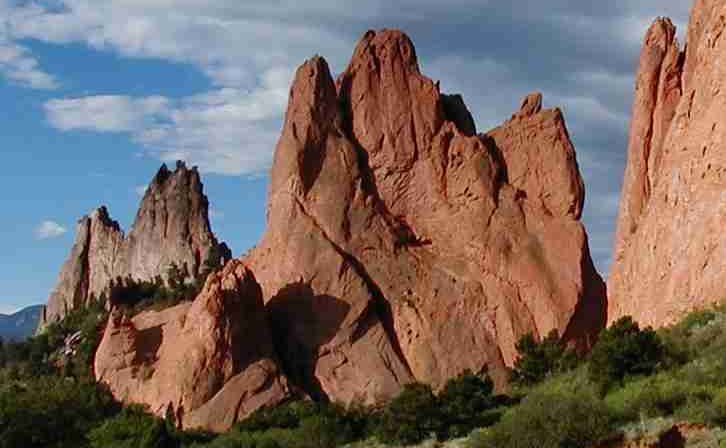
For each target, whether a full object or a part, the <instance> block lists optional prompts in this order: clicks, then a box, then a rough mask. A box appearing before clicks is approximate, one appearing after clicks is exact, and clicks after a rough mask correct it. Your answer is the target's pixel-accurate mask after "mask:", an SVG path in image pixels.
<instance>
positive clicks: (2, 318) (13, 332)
mask: <svg viewBox="0 0 726 448" xmlns="http://www.w3.org/2000/svg"><path fill="white" fill-rule="evenodd" d="M42 312H43V305H33V306H29V307H27V308H23V309H22V310H20V311H18V312H17V313H15V314H10V315H7V314H0V338H2V339H3V340H6V341H7V340H15V341H18V340H22V339H25V338H27V337H28V336H31V335H32V334H33V332H34V331H35V329H36V327H37V326H38V321H39V320H40V315H41V313H42Z"/></svg>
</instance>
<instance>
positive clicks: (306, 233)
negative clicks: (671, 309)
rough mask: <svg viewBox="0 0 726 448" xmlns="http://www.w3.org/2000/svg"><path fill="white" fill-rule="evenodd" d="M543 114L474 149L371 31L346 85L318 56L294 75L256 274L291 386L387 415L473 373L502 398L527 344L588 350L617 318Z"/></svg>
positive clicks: (406, 53)
mask: <svg viewBox="0 0 726 448" xmlns="http://www.w3.org/2000/svg"><path fill="white" fill-rule="evenodd" d="M541 102H542V99H541V96H540V95H532V96H530V97H528V98H527V99H526V100H525V102H524V104H523V106H522V109H521V111H519V112H518V113H517V114H515V115H514V116H513V117H512V119H511V120H510V121H508V122H506V123H505V124H504V125H503V126H501V127H500V128H497V129H495V130H493V131H491V132H489V133H487V134H481V135H476V134H475V132H476V130H475V126H474V122H473V120H472V119H471V114H469V112H468V110H467V109H466V106H465V105H464V102H463V100H462V99H461V97H458V96H446V95H443V94H441V93H440V91H439V87H438V84H437V83H434V82H433V81H431V80H430V79H428V78H426V77H425V76H423V75H422V74H421V73H420V70H419V65H418V61H417V58H416V53H415V50H414V47H413V44H412V43H411V41H410V40H409V39H408V37H407V36H405V35H404V34H403V33H401V32H398V31H381V32H373V31H370V32H368V33H366V35H365V36H364V37H363V39H362V40H361V41H360V43H359V44H358V46H357V48H356V50H355V53H354V55H353V58H352V61H351V62H350V65H349V66H348V68H347V69H346V70H345V71H344V72H343V73H342V74H341V76H340V77H339V79H338V80H337V82H334V81H333V79H332V77H331V75H330V70H329V68H328V65H327V64H326V62H325V61H324V60H323V59H322V58H320V57H316V58H313V59H311V60H309V61H308V62H306V63H305V64H304V65H303V66H301V67H300V68H299V69H298V71H297V74H296V77H295V81H294V84H293V86H292V88H291V91H290V101H289V104H288V109H287V114H286V119H285V124H284V128H283V131H282V136H281V137H280V140H279V143H278V146H277V150H276V152H275V158H274V163H273V168H272V176H271V185H270V197H269V210H268V227H267V231H266V234H265V236H264V238H263V240H262V242H261V243H260V244H259V245H258V246H257V247H256V248H255V249H254V250H253V251H252V252H251V253H250V254H249V255H248V256H246V257H245V258H244V262H245V263H246V264H248V265H249V266H250V267H251V269H252V270H253V271H254V272H255V276H256V278H257V280H258V281H259V282H260V284H261V286H262V290H263V296H264V299H265V301H266V303H267V309H268V311H269V314H270V320H271V322H272V329H273V335H274V337H275V341H276V346H277V348H278V353H279V355H280V357H281V358H282V363H283V365H284V366H285V369H286V372H287V373H288V376H289V378H290V379H291V380H292V381H293V382H294V383H296V384H297V385H299V386H301V387H302V388H304V389H305V390H306V391H308V393H310V394H311V395H313V396H315V395H319V396H323V397H327V398H329V399H332V400H334V401H341V402H348V403H350V402H362V403H368V404H372V403H380V402H382V401H385V400H387V399H389V398H391V397H392V396H394V395H395V394H396V393H397V392H398V391H399V390H400V388H401V386H402V385H403V384H405V383H407V382H410V381H413V380H417V381H422V382H426V383H429V384H432V385H434V386H435V387H440V386H442V385H443V384H444V382H445V381H446V380H447V379H449V378H451V377H452V376H455V375H457V374H459V373H461V372H463V371H464V370H466V369H470V370H472V371H474V372H484V371H488V372H489V374H490V375H491V376H492V377H493V378H494V379H495V381H497V383H498V384H500V385H502V384H503V383H504V382H505V377H506V367H507V366H511V365H512V363H513V362H514V360H515V358H516V356H517V354H516V349H515V347H514V345H515V343H516V341H517V340H518V339H519V338H520V337H521V336H522V335H524V334H526V333H528V332H532V333H534V334H535V335H539V336H543V335H546V334H547V333H549V332H550V331H551V330H557V331H558V332H559V333H560V334H561V335H563V336H564V337H565V338H566V339H567V340H568V341H570V342H572V343H573V344H577V345H579V346H580V347H587V346H588V345H589V344H590V343H592V341H593V338H594V337H595V335H596V334H597V333H598V331H599V330H600V329H601V328H602V327H603V326H604V323H605V318H606V315H605V312H606V307H607V305H606V302H605V291H604V284H603V282H602V280H601V278H600V276H599V275H598V274H597V272H596V271H595V269H594V267H593V264H592V260H591V258H590V253H589V250H588V244H587V236H586V233H585V230H584V228H583V226H582V224H581V222H580V221H579V218H580V214H581V211H582V205H583V200H584V188H583V182H582V179H581V177H580V174H579V171H578V168H577V162H576V159H575V152H574V148H573V147H572V143H571V142H570V139H569V136H568V133H567V129H566V127H565V123H564V119H563V117H562V114H561V113H560V111H559V110H557V109H555V110H541V107H542V106H541Z"/></svg>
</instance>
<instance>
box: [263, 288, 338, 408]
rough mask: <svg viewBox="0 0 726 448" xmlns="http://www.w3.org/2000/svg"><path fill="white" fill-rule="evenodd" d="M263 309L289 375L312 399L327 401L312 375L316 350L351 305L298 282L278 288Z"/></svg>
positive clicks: (332, 332) (327, 338) (325, 342)
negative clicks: (316, 291) (265, 310)
mask: <svg viewBox="0 0 726 448" xmlns="http://www.w3.org/2000/svg"><path fill="white" fill-rule="evenodd" d="M266 308H267V315H268V319H269V322H270V328H271V330H272V335H273V336H272V338H273V343H274V345H275V350H276V352H277V354H278V356H280V359H281V360H282V366H283V369H284V371H285V373H286V374H287V376H288V378H289V379H290V380H291V381H292V382H293V383H295V384H297V385H298V386H299V387H301V388H302V389H303V390H305V391H306V392H307V393H308V394H309V395H310V396H311V397H312V398H313V399H315V400H325V401H327V399H328V397H327V396H326V394H325V392H324V391H323V389H322V387H321V385H320V383H319V381H318V380H317V378H316V377H315V366H316V364H317V358H318V351H319V349H320V347H322V346H324V345H325V344H327V343H328V342H330V341H331V340H332V339H333V338H334V337H335V335H336V334H337V333H338V331H339V329H340V326H341V325H342V323H343V321H344V320H345V317H346V316H347V314H348V311H350V305H349V304H348V303H347V302H345V301H343V300H340V299H339V298H336V297H333V296H330V295H324V294H315V292H314V291H313V289H312V288H311V286H310V285H309V284H307V283H304V282H297V283H291V284H289V285H287V286H285V287H283V288H282V289H280V290H279V291H278V292H277V294H276V295H275V296H274V297H273V298H272V299H270V301H269V302H268V303H267V305H266Z"/></svg>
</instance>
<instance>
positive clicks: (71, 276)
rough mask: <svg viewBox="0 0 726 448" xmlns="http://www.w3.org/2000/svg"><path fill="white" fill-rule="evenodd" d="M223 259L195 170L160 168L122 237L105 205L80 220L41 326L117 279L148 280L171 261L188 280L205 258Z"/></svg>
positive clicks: (180, 166) (225, 252)
mask: <svg viewBox="0 0 726 448" xmlns="http://www.w3.org/2000/svg"><path fill="white" fill-rule="evenodd" d="M220 255H221V256H222V257H223V258H226V259H229V258H230V255H229V249H227V247H226V245H224V244H223V243H222V244H219V243H218V242H217V240H216V238H215V237H214V234H212V231H211V228H210V225H209V218H208V202H207V198H206V196H204V193H203V190H202V183H201V180H200V178H199V173H198V172H197V170H196V169H195V168H192V169H187V168H186V166H184V164H183V163H179V164H178V165H177V169H176V170H175V171H174V172H173V173H172V172H171V171H169V170H168V169H167V168H166V166H165V165H164V166H162V167H161V169H160V170H159V172H158V173H157V174H156V176H155V177H154V179H153V180H152V182H151V185H149V188H148V189H147V191H146V194H145V195H144V199H143V201H142V202H141V207H140V209H139V212H138V214H137V215H136V220H135V221H134V225H133V228H132V230H131V232H130V233H129V235H128V237H124V234H123V232H122V231H121V228H120V227H119V225H118V223H117V222H115V221H112V220H111V218H110V217H109V215H108V211H107V210H106V208H105V207H101V208H99V209H98V210H96V211H95V212H93V213H92V214H91V216H86V217H84V218H82V219H81V221H80V222H79V224H78V230H77V233H76V242H75V244H74V246H73V249H72V250H71V254H70V256H69V257H68V259H67V261H66V262H65V264H64V265H63V269H62V270H61V274H60V278H59V280H58V284H57V286H56V287H55V289H54V290H53V292H52V293H51V295H50V298H49V299H48V305H47V307H46V311H45V315H44V317H43V319H42V321H41V327H43V326H44V325H46V324H47V323H50V322H54V321H56V320H58V319H60V318H62V317H63V316H64V315H65V314H66V313H68V312H69V311H70V310H73V309H76V308H78V307H80V306H83V305H86V304H87V303H88V301H89V300H90V299H91V297H92V296H95V297H96V298H98V297H100V296H101V295H102V294H103V293H104V292H106V291H107V289H108V287H109V284H110V282H111V281H112V280H115V279H116V278H117V277H123V278H126V277H128V276H131V277H132V278H134V279H136V280H151V279H153V278H154V277H156V276H157V275H161V276H165V275H166V270H167V268H168V267H169V265H171V264H172V263H176V264H177V265H178V266H180V267H181V266H184V265H186V266H187V270H188V274H189V277H191V278H194V277H196V276H197V275H198V274H199V271H200V270H201V269H202V268H203V265H204V262H205V261H206V260H207V259H209V258H211V257H218V256H220Z"/></svg>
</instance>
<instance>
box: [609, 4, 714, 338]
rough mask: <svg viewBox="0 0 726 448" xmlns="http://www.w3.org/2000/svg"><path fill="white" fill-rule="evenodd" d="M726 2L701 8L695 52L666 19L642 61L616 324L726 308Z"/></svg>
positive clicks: (613, 289)
mask: <svg viewBox="0 0 726 448" xmlns="http://www.w3.org/2000/svg"><path fill="white" fill-rule="evenodd" d="M724 17H726V1H723V0H698V1H696V2H695V5H694V7H693V10H692V15H691V21H690V25H689V30H688V48H687V50H686V51H685V52H681V51H679V47H678V43H677V42H676V41H675V38H674V35H675V29H674V27H673V26H672V24H671V23H670V22H669V21H667V20H664V19H661V20H658V21H656V22H655V24H654V25H653V26H652V27H651V29H650V31H649V32H648V34H647V36H646V41H645V46H644V49H643V53H642V56H641V64H640V72H639V74H638V84H637V89H638V90H637V93H636V101H635V107H634V110H633V125H632V128H631V139H630V147H629V153H628V166H627V170H626V177H625V186H624V189H623V196H622V201H621V213H620V218H619V222H618V236H617V241H616V250H615V255H616V258H615V260H614V264H613V267H612V271H611V274H610V277H609V279H608V286H609V288H608V289H609V295H610V306H609V315H608V318H609V320H610V321H613V320H615V319H617V318H619V317H621V316H625V315H632V316H633V317H634V318H635V319H636V320H638V321H640V322H641V323H642V324H647V325H654V326H663V325H667V324H670V323H673V322H675V321H677V320H678V319H680V318H681V317H683V316H684V315H685V314H686V313H688V312H689V311H691V310H693V309H697V308H702V307H705V306H708V305H709V304H712V303H715V302H720V301H722V300H723V297H724V295H723V285H724V282H726V271H724V269H723V264H724V261H726V238H724V237H723V236H722V235H723V228H724V222H726V196H725V195H724V191H726V189H725V187H726V155H725V154H726V153H724V151H723V150H722V147H723V144H724V141H725V139H726V120H724V111H726V89H725V88H724V87H725V81H724V80H726V66H724V64H722V63H721V61H723V60H726V43H724V39H723V30H724V27H725V26H726V20H724Z"/></svg>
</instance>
